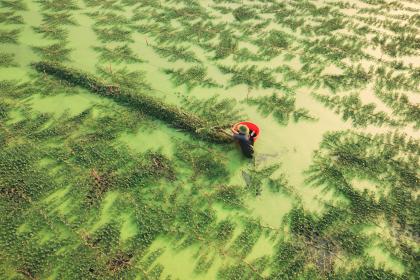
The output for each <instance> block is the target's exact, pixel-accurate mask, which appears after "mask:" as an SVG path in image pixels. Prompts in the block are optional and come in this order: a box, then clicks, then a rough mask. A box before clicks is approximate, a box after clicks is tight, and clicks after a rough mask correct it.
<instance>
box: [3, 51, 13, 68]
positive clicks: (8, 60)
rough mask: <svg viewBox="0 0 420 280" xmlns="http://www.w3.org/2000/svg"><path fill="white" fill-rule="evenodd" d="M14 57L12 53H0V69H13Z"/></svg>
mask: <svg viewBox="0 0 420 280" xmlns="http://www.w3.org/2000/svg"><path fill="white" fill-rule="evenodd" d="M15 66H17V63H16V62H15V55H14V54H12V53H3V52H2V53H0V67H15Z"/></svg>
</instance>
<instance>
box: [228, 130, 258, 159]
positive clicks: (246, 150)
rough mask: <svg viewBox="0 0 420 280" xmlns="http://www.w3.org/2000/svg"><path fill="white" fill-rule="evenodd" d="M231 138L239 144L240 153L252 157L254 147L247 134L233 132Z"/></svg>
mask: <svg viewBox="0 0 420 280" xmlns="http://www.w3.org/2000/svg"><path fill="white" fill-rule="evenodd" d="M233 138H234V139H236V140H238V142H239V146H241V150H242V153H243V154H244V155H245V156H246V157H248V158H252V156H253V154H254V147H253V146H252V144H253V141H251V140H250V139H249V136H247V135H244V134H240V133H239V134H234V135H233Z"/></svg>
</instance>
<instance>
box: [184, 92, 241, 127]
mask: <svg viewBox="0 0 420 280" xmlns="http://www.w3.org/2000/svg"><path fill="white" fill-rule="evenodd" d="M181 102H182V105H183V107H184V108H186V109H187V110H188V111H190V112H194V113H196V114H197V115H199V116H200V117H202V118H203V119H205V120H206V121H207V122H208V123H209V126H208V128H211V127H230V126H231V125H232V124H234V123H235V121H237V120H241V119H244V118H245V116H244V115H243V110H241V109H240V108H237V103H238V102H237V101H236V100H235V99H233V98H224V99H221V98H220V97H219V96H217V95H215V96H213V97H211V98H209V99H206V100H202V99H200V98H196V97H193V96H182V100H181Z"/></svg>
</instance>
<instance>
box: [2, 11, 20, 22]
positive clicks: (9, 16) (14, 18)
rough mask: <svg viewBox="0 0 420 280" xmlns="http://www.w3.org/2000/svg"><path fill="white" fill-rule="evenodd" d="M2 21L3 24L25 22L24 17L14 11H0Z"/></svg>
mask: <svg viewBox="0 0 420 280" xmlns="http://www.w3.org/2000/svg"><path fill="white" fill-rule="evenodd" d="M0 23H2V24H24V20H23V17H22V16H21V15H17V14H16V12H14V11H10V12H9V11H7V12H0Z"/></svg>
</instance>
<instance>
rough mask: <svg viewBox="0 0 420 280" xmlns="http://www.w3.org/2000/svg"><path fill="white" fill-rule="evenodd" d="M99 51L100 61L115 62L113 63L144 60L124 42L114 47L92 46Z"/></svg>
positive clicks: (129, 62)
mask: <svg viewBox="0 0 420 280" xmlns="http://www.w3.org/2000/svg"><path fill="white" fill-rule="evenodd" d="M93 49H94V50H95V51H97V52H98V53H99V59H100V60H101V61H102V62H115V63H118V64H119V63H122V62H125V63H128V64H131V63H140V62H144V61H143V60H142V59H140V58H139V57H138V56H137V55H136V54H135V53H134V52H133V51H132V50H131V48H130V47H129V46H128V45H127V44H126V45H122V46H114V47H107V46H105V47H93Z"/></svg>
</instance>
